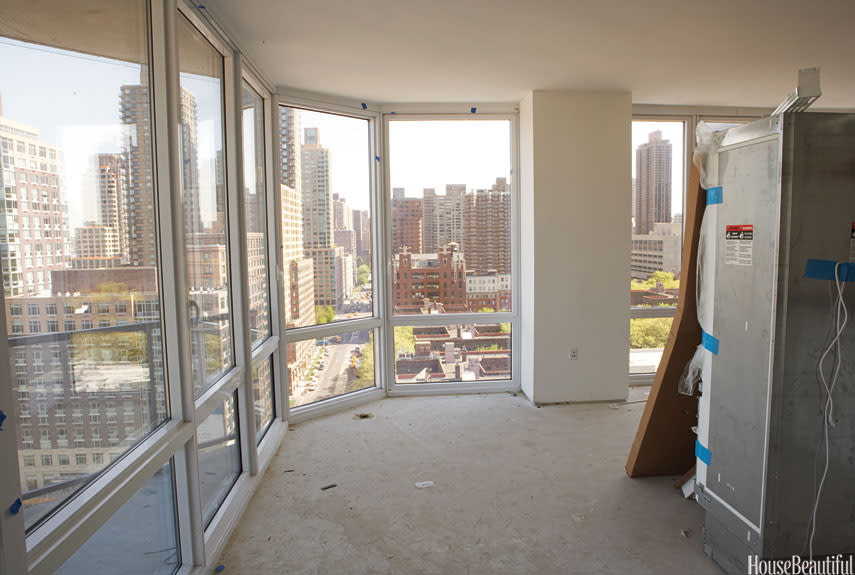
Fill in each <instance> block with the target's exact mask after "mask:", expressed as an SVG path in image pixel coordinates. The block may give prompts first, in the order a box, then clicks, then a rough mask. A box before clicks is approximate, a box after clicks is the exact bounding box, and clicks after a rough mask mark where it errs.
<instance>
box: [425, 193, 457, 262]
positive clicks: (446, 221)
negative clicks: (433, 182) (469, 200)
mask: <svg viewBox="0 0 855 575" xmlns="http://www.w3.org/2000/svg"><path fill="white" fill-rule="evenodd" d="M465 201H466V185H465V184H447V185H446V186H445V195H444V196H440V195H437V193H436V190H435V189H434V188H426V189H425V190H424V192H423V198H422V214H423V215H422V251H423V252H424V253H428V254H430V253H438V252H439V250H441V249H442V248H444V247H446V246H447V245H448V244H450V243H452V242H453V243H456V244H457V245H458V246H462V245H463V209H464V205H465Z"/></svg>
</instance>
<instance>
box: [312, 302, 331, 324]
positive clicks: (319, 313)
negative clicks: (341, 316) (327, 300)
mask: <svg viewBox="0 0 855 575" xmlns="http://www.w3.org/2000/svg"><path fill="white" fill-rule="evenodd" d="M333 319H335V310H334V309H333V307H332V306H331V305H316V306H315V322H316V323H317V324H318V325H322V324H325V323H330V322H332V320H333Z"/></svg>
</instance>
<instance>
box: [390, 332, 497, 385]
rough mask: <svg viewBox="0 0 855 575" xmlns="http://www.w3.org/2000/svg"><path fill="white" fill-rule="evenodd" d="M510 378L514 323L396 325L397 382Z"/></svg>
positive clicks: (442, 381) (441, 381)
mask: <svg viewBox="0 0 855 575" xmlns="http://www.w3.org/2000/svg"><path fill="white" fill-rule="evenodd" d="M510 378H511V324H510V323H493V324H452V325H441V326H415V327H409V326H398V327H396V328H395V382H396V383H446V382H461V381H467V382H468V381H490V380H505V379H510Z"/></svg>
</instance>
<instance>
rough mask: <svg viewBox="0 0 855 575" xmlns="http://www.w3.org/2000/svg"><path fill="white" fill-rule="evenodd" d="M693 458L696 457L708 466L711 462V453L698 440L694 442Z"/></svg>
mask: <svg viewBox="0 0 855 575" xmlns="http://www.w3.org/2000/svg"><path fill="white" fill-rule="evenodd" d="M695 457H697V458H698V459H700V460H701V461H703V462H704V463H706V464H707V465H709V464H710V461H712V452H710V450H709V449H707V448H706V447H704V446H703V444H701V441H700V440H699V439H696V440H695Z"/></svg>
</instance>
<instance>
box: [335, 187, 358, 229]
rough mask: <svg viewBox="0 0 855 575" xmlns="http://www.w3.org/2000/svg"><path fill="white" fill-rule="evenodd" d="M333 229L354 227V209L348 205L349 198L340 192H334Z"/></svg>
mask: <svg viewBox="0 0 855 575" xmlns="http://www.w3.org/2000/svg"><path fill="white" fill-rule="evenodd" d="M333 229H334V230H352V229H353V210H352V209H350V206H348V205H347V200H346V199H344V198H342V197H339V195H338V194H333Z"/></svg>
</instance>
